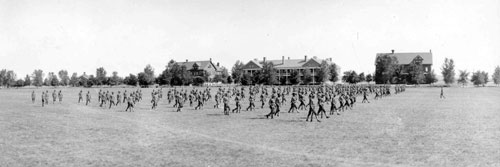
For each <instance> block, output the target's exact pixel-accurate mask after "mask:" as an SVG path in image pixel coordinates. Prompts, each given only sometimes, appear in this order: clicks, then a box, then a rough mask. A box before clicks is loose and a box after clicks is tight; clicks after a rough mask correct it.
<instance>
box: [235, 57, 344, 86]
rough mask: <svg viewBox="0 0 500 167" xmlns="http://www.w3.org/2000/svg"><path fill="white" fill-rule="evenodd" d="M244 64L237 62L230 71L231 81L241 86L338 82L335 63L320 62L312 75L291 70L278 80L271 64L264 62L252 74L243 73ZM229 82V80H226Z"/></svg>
mask: <svg viewBox="0 0 500 167" xmlns="http://www.w3.org/2000/svg"><path fill="white" fill-rule="evenodd" d="M243 66H244V64H243V63H242V62H241V61H237V62H236V63H235V64H234V66H233V68H232V69H231V79H232V81H233V82H234V83H236V84H241V85H255V84H264V85H276V84H282V85H285V84H291V85H297V84H305V85H307V84H311V83H313V82H315V83H322V82H326V81H331V82H337V81H338V80H339V71H340V67H339V66H337V64H335V63H329V62H327V61H325V60H323V61H322V62H321V68H319V69H318V71H316V74H315V75H313V74H312V73H311V71H310V70H304V69H297V70H291V71H290V72H289V73H290V75H289V76H288V77H281V78H279V75H278V69H276V68H275V67H274V64H273V63H272V62H264V63H263V64H262V69H261V70H257V71H255V72H254V73H253V74H249V73H245V72H244V71H243ZM228 80H229V78H228Z"/></svg>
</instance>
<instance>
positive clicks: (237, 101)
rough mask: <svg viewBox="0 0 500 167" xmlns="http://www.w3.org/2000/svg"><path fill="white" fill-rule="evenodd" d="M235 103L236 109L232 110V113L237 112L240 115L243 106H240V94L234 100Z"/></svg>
mask: <svg viewBox="0 0 500 167" xmlns="http://www.w3.org/2000/svg"><path fill="white" fill-rule="evenodd" d="M234 101H235V102H236V107H235V108H234V109H233V110H232V112H234V111H236V113H239V112H240V110H241V104H240V94H239V93H238V94H236V97H235V98H234Z"/></svg>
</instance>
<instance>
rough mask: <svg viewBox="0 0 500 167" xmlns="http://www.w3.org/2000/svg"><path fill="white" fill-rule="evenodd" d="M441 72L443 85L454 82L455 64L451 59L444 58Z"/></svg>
mask: <svg viewBox="0 0 500 167" xmlns="http://www.w3.org/2000/svg"><path fill="white" fill-rule="evenodd" d="M441 70H442V71H441V74H443V80H444V83H446V84H452V83H454V82H455V63H454V62H453V59H448V58H445V59H444V64H443V66H442V67H441Z"/></svg>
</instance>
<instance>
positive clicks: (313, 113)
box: [306, 94, 321, 122]
mask: <svg viewBox="0 0 500 167" xmlns="http://www.w3.org/2000/svg"><path fill="white" fill-rule="evenodd" d="M313 98H314V95H312V94H311V96H310V97H309V104H308V106H309V113H307V118H306V122H307V121H308V120H309V117H311V121H310V122H312V120H313V116H314V117H316V120H317V121H318V122H321V121H319V119H318V114H317V113H316V111H315V110H316V107H315V106H314V102H313Z"/></svg>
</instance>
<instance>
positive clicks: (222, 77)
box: [220, 67, 230, 83]
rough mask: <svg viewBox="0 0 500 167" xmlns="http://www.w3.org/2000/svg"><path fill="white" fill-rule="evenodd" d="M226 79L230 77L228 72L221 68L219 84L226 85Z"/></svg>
mask: <svg viewBox="0 0 500 167" xmlns="http://www.w3.org/2000/svg"><path fill="white" fill-rule="evenodd" d="M228 77H230V76H229V72H228V71H227V68H225V67H221V75H220V78H221V82H222V83H228V82H227V79H226V78H228Z"/></svg>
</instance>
